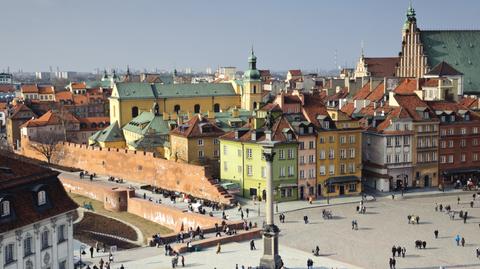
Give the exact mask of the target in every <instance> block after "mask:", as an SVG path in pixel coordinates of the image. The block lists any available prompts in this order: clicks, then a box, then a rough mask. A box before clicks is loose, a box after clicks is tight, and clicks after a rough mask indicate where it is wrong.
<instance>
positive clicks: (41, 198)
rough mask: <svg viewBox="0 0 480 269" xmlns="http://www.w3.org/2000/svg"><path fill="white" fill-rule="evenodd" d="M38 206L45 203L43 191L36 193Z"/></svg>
mask: <svg viewBox="0 0 480 269" xmlns="http://www.w3.org/2000/svg"><path fill="white" fill-rule="evenodd" d="M37 201H38V205H39V206H40V205H44V204H46V203H47V193H46V192H45V191H39V192H38V193H37Z"/></svg>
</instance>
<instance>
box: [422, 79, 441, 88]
mask: <svg viewBox="0 0 480 269" xmlns="http://www.w3.org/2000/svg"><path fill="white" fill-rule="evenodd" d="M438 82H439V79H438V78H428V79H425V81H424V82H423V84H422V86H425V87H438Z"/></svg>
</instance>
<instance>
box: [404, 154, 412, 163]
mask: <svg viewBox="0 0 480 269" xmlns="http://www.w3.org/2000/svg"><path fill="white" fill-rule="evenodd" d="M409 159H410V158H409V156H408V153H404V154H403V162H405V163H406V162H409Z"/></svg>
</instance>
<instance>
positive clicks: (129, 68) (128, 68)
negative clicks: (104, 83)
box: [127, 64, 130, 76]
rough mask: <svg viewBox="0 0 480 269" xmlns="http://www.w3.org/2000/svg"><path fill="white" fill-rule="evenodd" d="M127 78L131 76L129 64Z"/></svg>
mask: <svg viewBox="0 0 480 269" xmlns="http://www.w3.org/2000/svg"><path fill="white" fill-rule="evenodd" d="M127 76H130V66H128V64H127Z"/></svg>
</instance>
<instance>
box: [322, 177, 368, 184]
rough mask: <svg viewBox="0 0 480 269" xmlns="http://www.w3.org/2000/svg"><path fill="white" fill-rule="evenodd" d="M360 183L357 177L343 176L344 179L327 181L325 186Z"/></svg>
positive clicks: (330, 178)
mask: <svg viewBox="0 0 480 269" xmlns="http://www.w3.org/2000/svg"><path fill="white" fill-rule="evenodd" d="M354 182H360V178H358V177H356V176H343V177H329V178H328V179H327V180H325V185H329V184H341V183H354Z"/></svg>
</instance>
